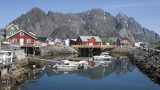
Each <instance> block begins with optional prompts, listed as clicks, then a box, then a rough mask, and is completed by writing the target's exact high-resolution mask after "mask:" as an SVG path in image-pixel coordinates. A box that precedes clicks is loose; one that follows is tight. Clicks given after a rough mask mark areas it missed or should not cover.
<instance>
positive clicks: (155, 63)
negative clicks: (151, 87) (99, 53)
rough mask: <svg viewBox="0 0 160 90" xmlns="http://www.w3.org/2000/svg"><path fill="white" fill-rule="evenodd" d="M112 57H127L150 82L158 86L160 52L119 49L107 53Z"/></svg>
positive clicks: (159, 78)
mask: <svg viewBox="0 0 160 90" xmlns="http://www.w3.org/2000/svg"><path fill="white" fill-rule="evenodd" d="M109 52H110V53H111V54H112V55H113V56H123V55H124V56H127V57H128V58H129V60H130V62H131V63H132V64H133V65H135V66H137V68H139V70H141V71H142V72H143V73H144V74H145V75H147V76H148V77H149V78H151V80H153V81H154V82H156V83H158V84H160V52H157V51H155V50H153V49H142V48H121V47H117V48H115V49H112V50H111V51H109Z"/></svg>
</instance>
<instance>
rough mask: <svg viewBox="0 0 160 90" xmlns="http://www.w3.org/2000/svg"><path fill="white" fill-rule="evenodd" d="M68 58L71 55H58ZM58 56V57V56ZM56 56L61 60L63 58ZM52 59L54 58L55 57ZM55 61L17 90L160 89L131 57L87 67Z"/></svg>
mask: <svg viewBox="0 0 160 90" xmlns="http://www.w3.org/2000/svg"><path fill="white" fill-rule="evenodd" d="M58 57H63V59H65V58H66V59H68V56H66V57H64V55H63V56H58ZM54 58H55V57H54ZM54 58H52V59H53V60H55V59H57V61H60V60H61V59H62V58H55V59H54ZM52 59H51V58H50V60H52ZM54 64H56V63H55V62H50V61H47V62H46V63H42V64H40V67H39V71H38V74H36V75H33V76H31V77H32V78H31V79H29V80H27V81H26V82H25V83H23V84H20V85H18V86H17V87H16V89H17V90H160V85H159V84H157V83H155V82H153V81H152V80H151V79H150V78H149V77H147V76H146V75H145V74H143V73H142V72H141V71H140V70H139V69H138V68H137V67H136V66H134V65H132V64H131V63H130V61H129V59H128V58H123V57H120V58H116V59H115V60H111V62H108V63H105V64H104V63H101V62H96V63H95V64H94V65H91V64H90V65H91V66H90V67H88V68H87V69H83V70H64V71H63V70H57V69H54V68H53V65H54Z"/></svg>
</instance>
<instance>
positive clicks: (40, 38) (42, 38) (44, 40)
mask: <svg viewBox="0 0 160 90" xmlns="http://www.w3.org/2000/svg"><path fill="white" fill-rule="evenodd" d="M37 40H38V41H40V42H43V43H45V42H46V40H47V37H38V39H37Z"/></svg>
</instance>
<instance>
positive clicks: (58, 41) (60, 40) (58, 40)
mask: <svg viewBox="0 0 160 90" xmlns="http://www.w3.org/2000/svg"><path fill="white" fill-rule="evenodd" d="M54 42H55V44H61V42H62V39H55V40H54Z"/></svg>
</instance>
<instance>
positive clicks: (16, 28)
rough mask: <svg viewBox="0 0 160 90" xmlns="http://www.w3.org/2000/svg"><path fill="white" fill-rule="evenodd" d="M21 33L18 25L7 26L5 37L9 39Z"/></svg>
mask: <svg viewBox="0 0 160 90" xmlns="http://www.w3.org/2000/svg"><path fill="white" fill-rule="evenodd" d="M18 31H19V26H18V25H14V24H11V25H5V37H6V38H8V37H10V36H12V35H14V34H15V33H17V32H18Z"/></svg>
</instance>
